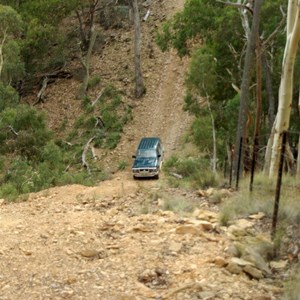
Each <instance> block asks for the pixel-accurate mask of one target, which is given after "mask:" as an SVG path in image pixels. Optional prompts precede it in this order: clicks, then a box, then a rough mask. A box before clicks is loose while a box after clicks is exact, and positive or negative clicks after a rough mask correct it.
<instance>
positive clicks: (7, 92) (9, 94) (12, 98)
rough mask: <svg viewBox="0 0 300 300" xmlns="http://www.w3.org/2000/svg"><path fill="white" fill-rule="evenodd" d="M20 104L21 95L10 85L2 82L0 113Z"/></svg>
mask: <svg viewBox="0 0 300 300" xmlns="http://www.w3.org/2000/svg"><path fill="white" fill-rule="evenodd" d="M18 102H19V95H18V94H17V92H16V91H15V89H14V88H13V87H11V86H10V85H7V86H6V85H4V84H3V83H2V82H1V81H0V113H1V112H2V111H3V110H4V109H5V108H8V107H15V106H16V105H17V104H18Z"/></svg>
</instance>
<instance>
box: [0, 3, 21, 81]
mask: <svg viewBox="0 0 300 300" xmlns="http://www.w3.org/2000/svg"><path fill="white" fill-rule="evenodd" d="M0 28H1V30H0V81H2V82H3V83H5V84H10V82H11V80H13V79H18V78H19V77H20V76H21V75H23V73H24V65H23V63H22V59H21V56H20V49H21V48H20V35H21V32H22V29H23V23H22V19H21V17H20V15H19V14H18V13H17V12H16V11H15V10H14V9H13V8H12V7H10V6H5V5H1V4H0Z"/></svg>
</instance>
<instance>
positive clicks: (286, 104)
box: [267, 0, 300, 177]
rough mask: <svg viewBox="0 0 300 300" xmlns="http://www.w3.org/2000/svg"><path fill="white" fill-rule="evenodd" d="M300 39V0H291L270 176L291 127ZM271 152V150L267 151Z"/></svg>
mask: <svg viewBox="0 0 300 300" xmlns="http://www.w3.org/2000/svg"><path fill="white" fill-rule="evenodd" d="M299 41H300V1H299V0H289V2H288V15H287V26H286V45H285V51H284V57H283V61H282V73H281V81H280V87H279V101H278V110H277V115H276V119H275V123H274V129H273V135H271V137H270V139H271V138H273V142H272V143H269V147H271V144H272V157H271V165H270V169H269V176H270V177H273V176H274V175H276V174H277V170H278V167H279V157H280V152H281V146H282V137H283V133H284V132H285V131H287V130H288V129H289V126H290V116H291V107H292V98H293V79H294V78H293V77H294V66H295V60H296V55H297V52H298V46H299ZM267 153H269V152H267Z"/></svg>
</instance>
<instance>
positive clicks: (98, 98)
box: [92, 89, 104, 106]
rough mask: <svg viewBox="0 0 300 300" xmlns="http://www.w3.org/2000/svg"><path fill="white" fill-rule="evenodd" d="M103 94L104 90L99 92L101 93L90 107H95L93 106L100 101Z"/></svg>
mask: <svg viewBox="0 0 300 300" xmlns="http://www.w3.org/2000/svg"><path fill="white" fill-rule="evenodd" d="M103 93H104V89H102V90H101V92H100V93H99V94H98V96H97V98H96V99H95V100H94V101H93V102H92V106H95V104H96V103H97V102H98V101H99V100H100V98H101V97H102V95H103Z"/></svg>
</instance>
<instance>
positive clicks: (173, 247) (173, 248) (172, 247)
mask: <svg viewBox="0 0 300 300" xmlns="http://www.w3.org/2000/svg"><path fill="white" fill-rule="evenodd" d="M182 247H183V244H182V243H177V242H174V241H172V242H171V243H170V245H169V251H170V252H171V253H174V252H175V253H178V252H179V251H180V250H181V249H182Z"/></svg>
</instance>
